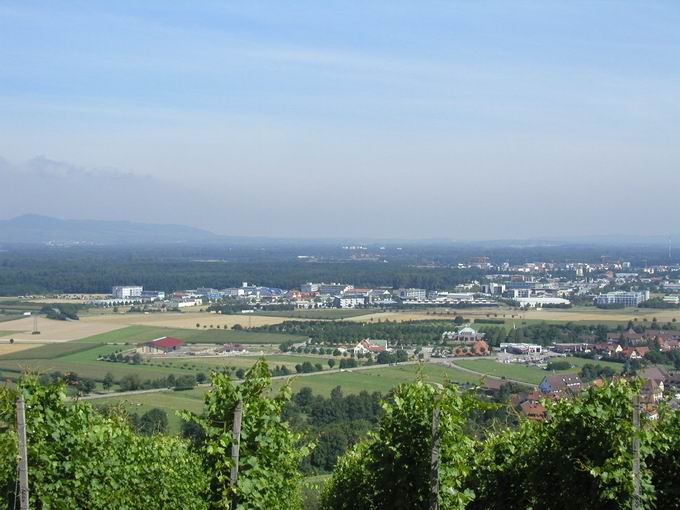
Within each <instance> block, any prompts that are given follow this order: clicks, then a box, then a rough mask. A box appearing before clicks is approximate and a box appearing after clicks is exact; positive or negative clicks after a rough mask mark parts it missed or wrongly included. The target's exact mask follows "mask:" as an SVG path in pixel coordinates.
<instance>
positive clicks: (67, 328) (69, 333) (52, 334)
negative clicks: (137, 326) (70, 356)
mask: <svg viewBox="0 0 680 510" xmlns="http://www.w3.org/2000/svg"><path fill="white" fill-rule="evenodd" d="M121 327H123V326H122V325H119V324H115V323H114V324H110V323H107V322H103V321H102V322H90V321H87V320H79V321H55V320H51V319H46V318H45V317H39V318H38V330H39V331H40V334H39V335H33V334H31V332H32V331H33V317H22V318H21V319H17V320H14V321H9V322H3V323H2V329H3V332H4V334H0V338H14V339H18V340H40V341H42V342H64V341H68V340H76V339H78V338H83V337H87V336H92V335H97V334H99V333H105V332H107V331H113V330H115V329H119V328H121Z"/></svg>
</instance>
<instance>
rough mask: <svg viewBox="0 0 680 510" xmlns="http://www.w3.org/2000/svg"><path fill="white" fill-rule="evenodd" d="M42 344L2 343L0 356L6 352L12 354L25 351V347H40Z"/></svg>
mask: <svg viewBox="0 0 680 510" xmlns="http://www.w3.org/2000/svg"><path fill="white" fill-rule="evenodd" d="M41 345H42V344H10V343H2V344H0V357H2V356H4V355H6V354H14V353H17V352H20V351H25V350H27V349H35V348H36V347H40V346H41Z"/></svg>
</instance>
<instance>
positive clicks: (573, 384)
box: [538, 374, 581, 393]
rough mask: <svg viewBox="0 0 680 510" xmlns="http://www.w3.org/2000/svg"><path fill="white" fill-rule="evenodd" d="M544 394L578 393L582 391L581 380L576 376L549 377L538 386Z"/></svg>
mask: <svg viewBox="0 0 680 510" xmlns="http://www.w3.org/2000/svg"><path fill="white" fill-rule="evenodd" d="M538 387H539V389H540V390H541V391H542V392H543V393H557V392H564V391H569V392H571V393H578V392H579V391H581V378H580V377H579V376H578V375H576V374H554V375H547V376H545V377H544V378H543V381H541V384H539V385H538Z"/></svg>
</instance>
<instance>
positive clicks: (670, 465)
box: [648, 411, 680, 510]
mask: <svg viewBox="0 0 680 510" xmlns="http://www.w3.org/2000/svg"><path fill="white" fill-rule="evenodd" d="M656 432H657V434H656V435H655V438H654V443H653V446H654V451H653V455H651V457H650V459H649V460H648V465H649V467H650V469H651V472H652V483H653V484H654V488H655V489H656V508H659V509H662V508H663V509H664V510H677V509H680V485H679V484H678V477H679V476H680V413H678V412H677V411H676V412H673V413H668V414H666V413H663V415H662V420H661V422H660V424H659V426H658V427H657V429H656Z"/></svg>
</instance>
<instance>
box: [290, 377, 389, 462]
mask: <svg viewBox="0 0 680 510" xmlns="http://www.w3.org/2000/svg"><path fill="white" fill-rule="evenodd" d="M381 403H382V396H381V394H380V393H378V392H373V393H368V392H367V391H362V392H361V393H359V394H358V395H344V394H343V393H342V388H341V387H340V386H337V387H335V388H334V389H333V390H332V391H331V395H330V398H326V397H323V396H321V395H314V394H313V392H312V389H311V388H309V387H305V388H302V389H301V390H300V391H299V392H298V393H296V394H295V395H294V396H293V398H292V399H291V400H290V401H289V402H288V403H287V404H286V406H285V408H284V417H285V418H286V419H287V420H288V421H289V422H290V424H291V426H292V427H293V429H295V430H297V431H299V432H302V433H304V435H305V437H307V438H309V439H313V440H314V442H315V446H314V449H313V450H312V451H311V453H310V455H309V456H308V457H306V458H305V459H304V460H303V461H302V464H301V469H302V471H303V472H305V473H324V472H329V471H331V470H332V469H333V467H335V464H336V462H337V459H338V457H339V456H341V455H343V454H344V453H345V452H346V451H347V450H348V449H349V448H351V447H352V446H354V445H355V444H357V443H358V442H359V441H360V440H361V439H363V438H364V437H366V435H367V434H368V431H369V430H371V429H373V428H374V427H375V425H376V423H377V422H378V417H379V416H380V415H381V413H382V407H381Z"/></svg>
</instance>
